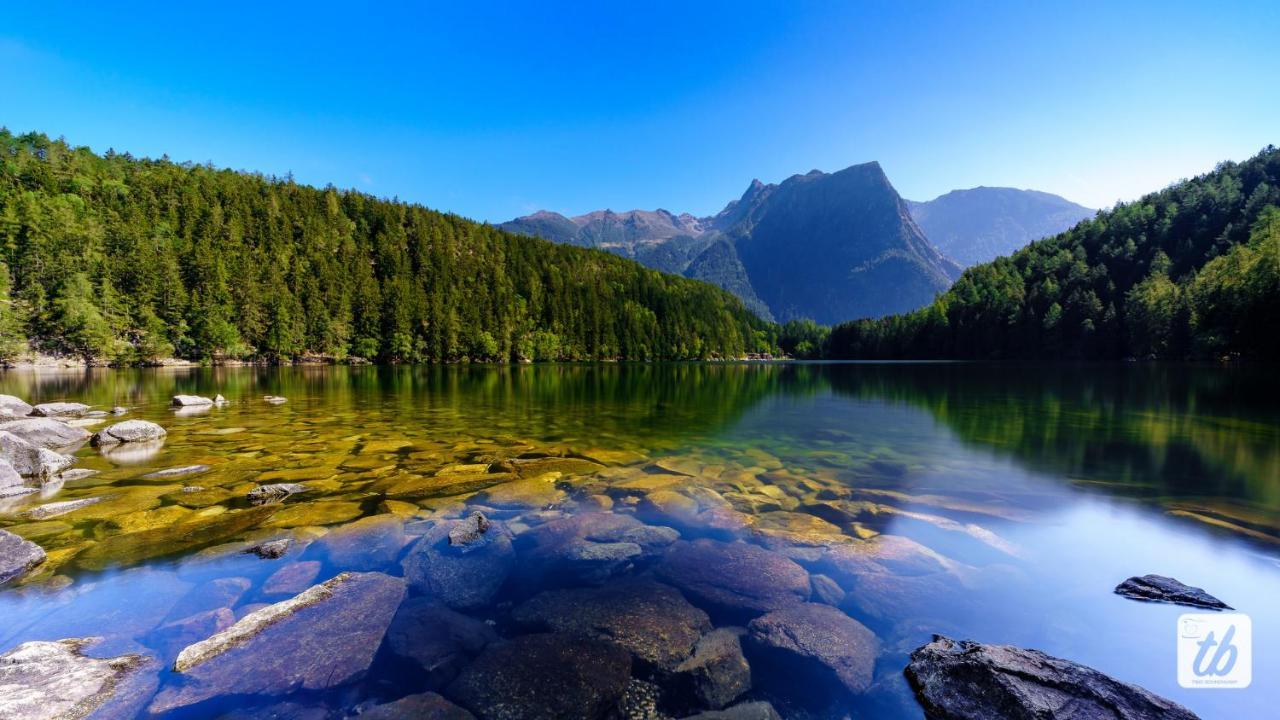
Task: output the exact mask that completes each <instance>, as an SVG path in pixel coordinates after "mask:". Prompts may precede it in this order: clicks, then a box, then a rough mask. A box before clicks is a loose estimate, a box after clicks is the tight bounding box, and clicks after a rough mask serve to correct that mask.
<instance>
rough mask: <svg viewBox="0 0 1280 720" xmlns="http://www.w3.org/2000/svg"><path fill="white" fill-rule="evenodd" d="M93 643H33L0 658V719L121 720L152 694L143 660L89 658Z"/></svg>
mask: <svg viewBox="0 0 1280 720" xmlns="http://www.w3.org/2000/svg"><path fill="white" fill-rule="evenodd" d="M95 640H96V639H95V638H69V639H66V640H57V641H53V642H48V641H34V642H26V643H23V644H21V645H19V646H17V647H15V648H14V649H12V650H10V651H9V652H7V653H5V654H3V655H0V688H3V689H4V690H3V692H0V717H3V718H5V720H67V719H71V718H88V717H92V718H93V719H94V720H125V719H126V718H133V717H134V716H135V715H136V714H137V713H138V711H139V710H140V709H141V708H142V705H143V703H145V702H146V700H147V697H149V696H150V694H151V693H152V692H154V691H155V687H156V684H157V680H156V675H155V673H154V672H150V671H151V670H154V669H155V662H154V661H153V660H151V659H150V658H148V657H146V656H145V655H136V654H129V655H121V656H118V657H111V658H92V657H88V656H86V655H84V654H83V653H82V652H81V651H82V650H83V649H84V648H85V647H86V646H88V645H90V644H92V643H93V642H94V641H95Z"/></svg>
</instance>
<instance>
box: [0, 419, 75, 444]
mask: <svg viewBox="0 0 1280 720" xmlns="http://www.w3.org/2000/svg"><path fill="white" fill-rule="evenodd" d="M0 431H3V432H6V433H9V434H11V435H15V436H17V437H19V438H22V439H23V440H25V441H26V442H28V443H30V444H32V445H35V446H36V447H40V448H45V449H54V448H64V447H68V446H71V445H75V444H76V443H81V442H84V441H85V440H87V439H88V438H89V431H88V430H85V429H84V428H78V427H74V426H71V425H68V424H66V423H63V422H58V421H57V420H53V419H51V418H42V417H31V418H24V419H22V420H10V421H8V422H0Z"/></svg>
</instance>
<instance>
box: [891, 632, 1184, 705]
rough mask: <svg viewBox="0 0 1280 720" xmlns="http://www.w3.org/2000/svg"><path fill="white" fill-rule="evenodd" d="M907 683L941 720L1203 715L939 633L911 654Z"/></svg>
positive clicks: (1021, 654)
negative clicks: (909, 683) (908, 682)
mask: <svg viewBox="0 0 1280 720" xmlns="http://www.w3.org/2000/svg"><path fill="white" fill-rule="evenodd" d="M906 676H907V680H909V681H910V682H911V687H912V688H913V689H914V690H915V693H916V698H917V699H918V700H919V701H920V704H921V705H922V706H923V707H924V710H925V714H926V715H927V716H928V717H930V718H938V719H939V720H986V718H993V717H1001V718H1044V719H1045V720H1068V719H1077V720H1078V719H1084V718H1108V719H1109V720H1111V719H1114V720H1156V719H1157V718H1158V719H1159V720H1196V715H1195V714H1194V713H1192V712H1191V711H1190V710H1187V709H1186V708H1184V707H1182V706H1181V705H1178V704H1177V703H1174V702H1172V701H1169V700H1166V699H1164V698H1162V697H1160V696H1158V695H1155V694H1153V693H1151V692H1148V691H1147V690H1144V689H1143V688H1140V687H1138V686H1137V685H1130V684H1128V683H1124V682H1121V681H1119V680H1116V679H1114V678H1111V677H1109V676H1107V675H1104V674H1102V673H1100V672H1098V671H1097V670H1094V669H1093V668H1090V667H1086V666H1084V665H1080V664H1077V663H1074V662H1071V661H1070V660H1063V659H1061V658H1056V657H1053V656H1051V655H1046V654H1045V653H1042V652H1040V651H1039V650H1028V649H1023V648H1018V647H1013V646H1010V645H985V644H982V643H977V642H972V641H969V640H952V639H951V638H948V637H943V636H941V635H935V636H934V638H933V641H932V642H930V643H929V644H927V645H924V646H922V647H920V648H918V649H916V651H915V652H913V653H911V662H910V664H908V665H907V669H906Z"/></svg>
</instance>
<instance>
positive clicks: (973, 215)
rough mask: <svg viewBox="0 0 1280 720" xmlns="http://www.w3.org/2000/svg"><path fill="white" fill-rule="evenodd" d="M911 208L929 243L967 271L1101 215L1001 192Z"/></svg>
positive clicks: (981, 191) (1028, 193)
mask: <svg viewBox="0 0 1280 720" xmlns="http://www.w3.org/2000/svg"><path fill="white" fill-rule="evenodd" d="M907 206H908V207H909V208H910V210H911V217H912V219H914V220H915V221H916V224H917V225H919V226H920V229H921V230H923V231H924V234H925V236H926V237H928V238H929V241H930V242H932V243H933V244H934V246H935V247H937V248H938V249H939V250H941V251H942V253H943V254H944V255H946V256H947V257H950V258H952V259H953V260H955V261H957V262H959V263H960V265H961V266H963V267H969V266H971V265H976V264H978V263H980V262H987V261H989V260H994V259H996V258H997V257H1000V256H1002V255H1008V254H1009V253H1012V252H1013V251H1015V250H1018V249H1021V248H1022V247H1025V246H1026V245H1027V244H1028V243H1030V242H1032V241H1033V240H1039V239H1041V238H1045V237H1050V236H1052V235H1057V234H1058V233H1060V232H1063V231H1065V230H1067V229H1068V228H1070V227H1071V226H1072V225H1075V224H1076V223H1078V222H1080V221H1081V220H1085V219H1087V218H1090V217H1093V215H1094V213H1095V212H1096V211H1094V210H1090V209H1089V208H1087V207H1084V206H1083V205H1077V204H1076V203H1073V202H1071V201H1070V200H1067V199H1066V198H1062V197H1059V196H1057V195H1053V194H1050V193H1046V192H1039V191H1037V190H1016V189H1014V188H1000V187H976V188H971V189H968V190H952V191H951V192H949V193H947V194H945V195H941V196H939V197H937V198H934V199H933V200H930V201H928V202H915V201H911V200H908V201H907Z"/></svg>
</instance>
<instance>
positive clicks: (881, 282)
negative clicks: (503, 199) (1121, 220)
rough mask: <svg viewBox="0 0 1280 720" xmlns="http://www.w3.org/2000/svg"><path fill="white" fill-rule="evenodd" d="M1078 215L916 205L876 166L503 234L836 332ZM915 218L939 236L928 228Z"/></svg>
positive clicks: (999, 196)
mask: <svg viewBox="0 0 1280 720" xmlns="http://www.w3.org/2000/svg"><path fill="white" fill-rule="evenodd" d="M989 191H995V192H994V194H993V193H992V192H989ZM1010 193H1012V195H1009V194H1010ZM1018 194H1024V195H1027V196H1028V197H1027V198H1025V199H1022V200H1019V199H1017V195H1018ZM953 196H955V197H953ZM1055 201H1056V202H1055ZM1072 209H1078V211H1079V212H1083V213H1084V216H1088V215H1091V214H1092V211H1091V210H1088V209H1086V208H1082V207H1080V206H1078V205H1075V204H1074V203H1070V202H1068V201H1066V200H1063V199H1062V198H1058V197H1056V196H1053V195H1048V194H1047V193H1037V192H1034V191H1022V190H1006V189H1002V188H998V189H997V188H975V189H974V190H966V191H957V192H954V193H949V194H947V195H944V196H942V197H941V198H938V199H937V200H934V201H930V202H928V203H913V202H910V201H907V200H903V199H902V197H900V196H899V195H898V192H897V191H896V190H895V189H894V188H893V185H892V184H891V183H890V182H889V179H888V177H886V176H885V173H884V171H883V170H882V169H881V167H880V165H879V163H875V162H870V163H865V164H862V165H854V166H852V167H849V168H846V169H844V170H841V171H839V172H835V173H824V172H820V171H817V170H814V171H812V172H809V173H807V174H805V175H793V176H791V177H790V178H787V179H786V180H785V181H783V182H781V183H779V184H776V185H774V184H769V185H766V184H764V183H762V182H760V181H759V180H753V181H752V182H751V185H750V186H749V187H748V188H747V190H746V192H744V193H743V194H742V197H741V198H739V199H737V200H734V201H732V202H730V203H729V204H728V205H726V206H725V208H724V210H721V211H720V212H719V213H718V214H716V215H713V216H710V217H701V218H700V217H695V216H693V215H690V214H688V213H683V214H680V215H676V214H673V213H671V212H668V211H666V210H654V211H646V210H631V211H629V212H621V213H616V212H613V211H611V210H598V211H595V212H591V213H587V214H585V215H578V216H576V217H566V216H564V215H561V214H559V213H554V212H549V211H546V210H543V211H539V212H536V213H534V214H532V215H526V216H524V217H521V218H516V219H515V220H512V221H510V222H506V223H502V224H501V225H500V226H499V227H501V228H502V229H503V230H507V231H509V232H513V233H518V234H523V235H534V236H538V237H542V238H545V239H547V240H552V241H554V242H559V243H564V244H568V245H578V246H582V247H590V248H597V249H601V250H607V251H609V252H613V253H616V254H618V255H621V256H623V257H627V258H631V259H634V260H637V261H639V262H641V263H643V264H645V265H647V266H649V267H652V268H655V269H658V270H662V271H664V272H669V273H675V274H678V275H684V276H686V277H690V278H694V279H697V280H703V281H705V282H709V283H712V284H714V285H717V286H719V287H721V288H724V289H726V290H728V291H730V292H732V293H734V294H735V295H737V296H738V297H740V298H742V300H743V302H744V303H745V304H746V305H747V307H748V308H749V309H751V310H752V311H753V312H755V313H756V314H757V315H759V316H760V317H762V318H765V319H769V320H777V321H780V322H785V321H787V320H792V319H797V318H809V319H812V320H816V321H817V322H819V323H823V324H832V323H837V322H841V321H845V320H849V319H851V318H863V317H881V316H884V315H889V314H893V313H901V312H908V311H910V310H914V309H916V308H919V307H922V306H924V305H927V304H928V303H929V302H931V301H932V300H933V298H934V297H935V296H936V295H937V294H938V293H940V292H943V291H944V290H946V289H947V288H948V287H950V285H951V283H952V281H954V280H955V278H957V277H958V276H959V274H960V271H961V268H962V266H963V265H968V264H972V263H974V262H978V261H979V260H980V259H982V258H983V257H985V254H986V253H989V252H993V251H994V250H995V249H997V248H1003V247H1004V246H1005V245H1007V244H1009V243H1016V245H1013V246H1011V247H1009V248H1008V249H1004V250H1000V252H1003V253H1007V252H1010V251H1011V250H1013V249H1016V247H1021V245H1025V244H1026V243H1027V242H1030V241H1031V240H1034V239H1036V238H1039V237H1042V236H1043V235H1045V234H1051V233H1052V232H1057V231H1060V230H1062V229H1065V227H1069V225H1070V224H1072V223H1071V222H1069V221H1068V219H1069V218H1071V217H1075V215H1076V214H1078V212H1077V211H1075V210H1072ZM915 213H919V215H918V217H919V218H924V219H925V220H926V221H928V222H929V223H930V226H931V227H932V228H933V230H932V231H926V230H922V227H923V226H922V224H921V223H920V222H919V221H918V220H917V218H916V217H913V215H914V214H915ZM1077 219H1078V218H1077ZM1063 223H1066V224H1065V225H1063ZM1060 225H1061V227H1059V226H1060ZM1042 228H1050V229H1049V230H1046V231H1045V232H1041V229H1042ZM930 232H934V233H938V234H939V235H940V236H942V237H945V238H946V242H947V246H948V247H949V248H951V250H950V251H949V252H948V251H940V249H939V247H940V246H938V245H936V244H935V243H932V242H930V240H929V239H928V238H930V237H932V236H931V235H930ZM1036 233H1040V234H1036ZM960 258H964V260H962V261H961V262H957V260H958V259H960ZM973 258H977V259H973Z"/></svg>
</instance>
